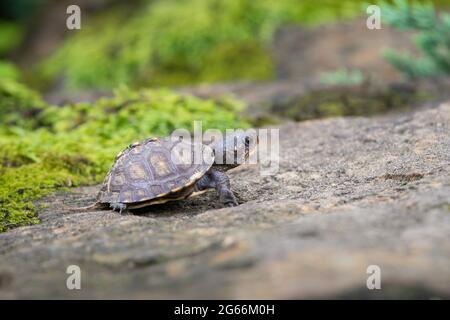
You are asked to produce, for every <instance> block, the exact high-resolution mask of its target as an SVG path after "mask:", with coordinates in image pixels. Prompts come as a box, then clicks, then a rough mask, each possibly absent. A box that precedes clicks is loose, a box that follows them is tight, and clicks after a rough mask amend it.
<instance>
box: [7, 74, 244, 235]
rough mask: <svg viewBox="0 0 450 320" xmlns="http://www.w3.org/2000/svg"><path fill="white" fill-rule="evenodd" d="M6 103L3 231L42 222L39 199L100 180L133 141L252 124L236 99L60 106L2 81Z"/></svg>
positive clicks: (148, 98) (156, 94)
mask: <svg viewBox="0 0 450 320" xmlns="http://www.w3.org/2000/svg"><path fill="white" fill-rule="evenodd" d="M0 103H4V105H1V106H0V112H3V110H5V111H4V115H8V114H9V117H3V116H2V117H1V118H0V119H1V120H0V204H1V205H0V231H5V230H6V229H8V228H9V227H13V226H18V225H25V224H30V223H36V222H37V221H38V220H37V217H36V208H35V206H34V205H33V201H35V200H36V199H38V198H40V197H42V196H43V195H46V194H48V193H50V192H52V191H54V190H57V189H59V188H64V187H70V186H76V185H80V184H91V183H98V182H101V181H102V179H103V178H104V175H105V174H106V172H107V171H108V169H109V168H110V166H111V164H112V162H113V160H114V157H115V155H116V154H117V153H118V152H119V151H121V150H122V149H123V148H124V147H126V146H127V145H128V144H130V143H131V142H133V141H138V140H142V139H144V138H147V137H150V136H154V135H156V136H158V135H159V136H164V135H167V134H169V133H170V132H171V131H173V130H174V129H176V128H186V129H192V123H193V121H194V120H201V121H202V122H203V128H205V129H206V128H218V129H225V128H236V127H246V126H247V123H246V122H245V121H243V120H240V119H239V117H238V116H237V112H238V111H240V110H241V109H242V107H243V105H242V104H241V103H239V102H237V101H234V100H230V99H222V100H214V101H213V100H201V99H198V98H195V97H190V96H182V95H179V94H175V93H173V92H171V91H167V90H141V91H132V90H129V89H127V88H121V89H119V90H117V91H116V93H115V96H114V97H113V98H108V99H100V100H99V101H97V102H96V103H94V104H85V103H84V104H73V105H66V106H62V107H56V106H50V105H47V104H45V103H44V102H42V100H41V99H40V97H39V96H38V95H37V94H36V93H34V92H32V91H29V90H28V89H26V88H25V87H23V86H21V85H18V84H14V83H12V82H4V81H0ZM13 105H16V106H17V112H16V113H15V112H14V110H13V109H12V106H13ZM7 108H10V109H8V110H9V112H7V111H6V110H7ZM24 110H25V111H26V110H38V112H32V113H26V112H23V111H24ZM19 115H20V117H21V121H18V122H17V121H15V120H16V119H18V118H19ZM11 119H12V120H11Z"/></svg>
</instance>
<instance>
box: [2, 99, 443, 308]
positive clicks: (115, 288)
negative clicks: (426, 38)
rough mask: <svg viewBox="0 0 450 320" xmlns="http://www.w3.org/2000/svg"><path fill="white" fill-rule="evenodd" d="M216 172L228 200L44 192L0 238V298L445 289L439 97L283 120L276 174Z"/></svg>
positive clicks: (427, 292) (397, 293)
mask: <svg viewBox="0 0 450 320" xmlns="http://www.w3.org/2000/svg"><path fill="white" fill-rule="evenodd" d="M230 176H231V180H232V188H233V189H234V191H235V192H236V194H237V196H238V199H239V202H240V203H241V205H240V206H238V207H234V208H222V206H221V205H220V204H219V203H218V202H217V197H216V194H215V193H214V191H212V192H208V193H206V194H203V195H202V196H199V197H196V198H192V199H189V200H187V201H185V202H177V203H172V204H165V205H159V206H157V207H153V208H151V209H150V210H147V211H144V212H139V215H127V216H121V215H119V214H117V213H113V212H109V211H94V212H80V213H69V212H68V211H67V210H65V209H64V205H71V206H79V205H87V204H89V203H91V202H92V201H93V199H94V197H95V194H96V192H97V190H98V186H93V187H83V188H77V189H74V190H73V191H72V192H70V193H65V192H60V193H58V194H55V195H53V196H51V197H49V198H47V199H45V201H44V203H46V204H47V207H46V208H45V209H43V210H42V211H41V212H40V215H39V216H40V219H41V220H42V223H41V224H39V225H34V226H29V227H21V228H17V229H14V230H10V231H8V232H6V233H3V234H0V298H126V299H128V298H194V299H195V298H210V299H211V298H331V297H335V298H354V297H359V298H392V297H395V298H412V297H414V298H450V242H449V236H450V103H447V104H442V105H440V106H438V107H434V108H429V109H427V110H421V111H417V112H414V113H408V114H404V115H389V116H385V117H378V118H371V119H368V118H337V119H330V120H319V121H307V122H303V123H289V124H286V125H283V126H282V127H281V129H280V168H279V172H278V173H277V174H276V175H273V176H269V177H263V176H261V175H260V174H259V171H258V168H257V167H254V166H253V167H252V166H247V167H241V168H238V169H236V170H235V171H234V172H232V173H231V174H230ZM69 265H78V266H79V267H80V268H81V286H82V288H81V290H68V289H67V287H66V279H67V277H68V274H66V269H67V267H68V266H69ZM370 265H377V266H379V267H380V269H381V290H368V289H367V287H366V281H367V277H368V274H367V273H366V270H367V268H368V266H370Z"/></svg>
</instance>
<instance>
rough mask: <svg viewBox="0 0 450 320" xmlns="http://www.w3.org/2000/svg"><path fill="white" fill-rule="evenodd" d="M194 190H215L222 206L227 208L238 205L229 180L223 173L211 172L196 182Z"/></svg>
mask: <svg viewBox="0 0 450 320" xmlns="http://www.w3.org/2000/svg"><path fill="white" fill-rule="evenodd" d="M196 188H197V190H204V189H208V188H215V189H216V191H217V193H218V194H219V199H220V202H222V203H223V204H224V205H226V206H227V207H234V206H237V205H239V203H238V202H237V200H236V197H235V196H234V194H233V191H231V189H230V179H229V178H228V176H227V175H226V174H225V173H224V172H221V171H217V170H211V171H210V172H208V173H207V174H206V175H204V176H203V177H202V178H201V179H200V180H199V181H198V182H197V185H196Z"/></svg>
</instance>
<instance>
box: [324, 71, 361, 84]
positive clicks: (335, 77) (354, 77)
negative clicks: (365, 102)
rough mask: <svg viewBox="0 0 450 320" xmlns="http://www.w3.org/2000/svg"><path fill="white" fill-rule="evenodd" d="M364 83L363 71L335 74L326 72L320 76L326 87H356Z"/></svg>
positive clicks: (335, 72)
mask: <svg viewBox="0 0 450 320" xmlns="http://www.w3.org/2000/svg"><path fill="white" fill-rule="evenodd" d="M363 81H364V75H363V74H362V72H361V71H351V70H346V69H342V70H337V71H334V72H324V73H322V74H321V75H320V82H321V83H323V84H326V85H336V86H354V85H359V84H361V83H362V82H363Z"/></svg>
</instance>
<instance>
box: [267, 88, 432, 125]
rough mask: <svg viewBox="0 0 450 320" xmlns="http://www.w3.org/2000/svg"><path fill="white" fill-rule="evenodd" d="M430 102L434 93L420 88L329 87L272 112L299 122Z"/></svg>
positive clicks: (395, 108) (368, 114)
mask: <svg viewBox="0 0 450 320" xmlns="http://www.w3.org/2000/svg"><path fill="white" fill-rule="evenodd" d="M430 98H433V93H430V92H423V91H422V90H420V88H414V89H408V90H400V89H399V88H396V87H395V86H383V85H375V84H369V83H366V84H361V85H358V86H348V85H345V86H332V87H329V86H326V87H323V88H319V89H315V90H311V91H309V92H307V93H306V94H304V95H302V96H299V97H295V98H292V99H291V100H290V101H287V102H285V103H283V104H282V105H276V107H274V108H273V109H272V110H269V111H270V112H271V113H272V114H275V115H278V116H280V117H282V118H289V119H294V120H296V121H303V120H309V119H317V118H325V117H337V116H370V115H374V114H380V113H385V112H389V111H394V110H396V111H400V110H407V109H409V108H411V106H413V105H415V104H417V103H420V102H421V101H426V100H427V99H428V100H429V99H430Z"/></svg>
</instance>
